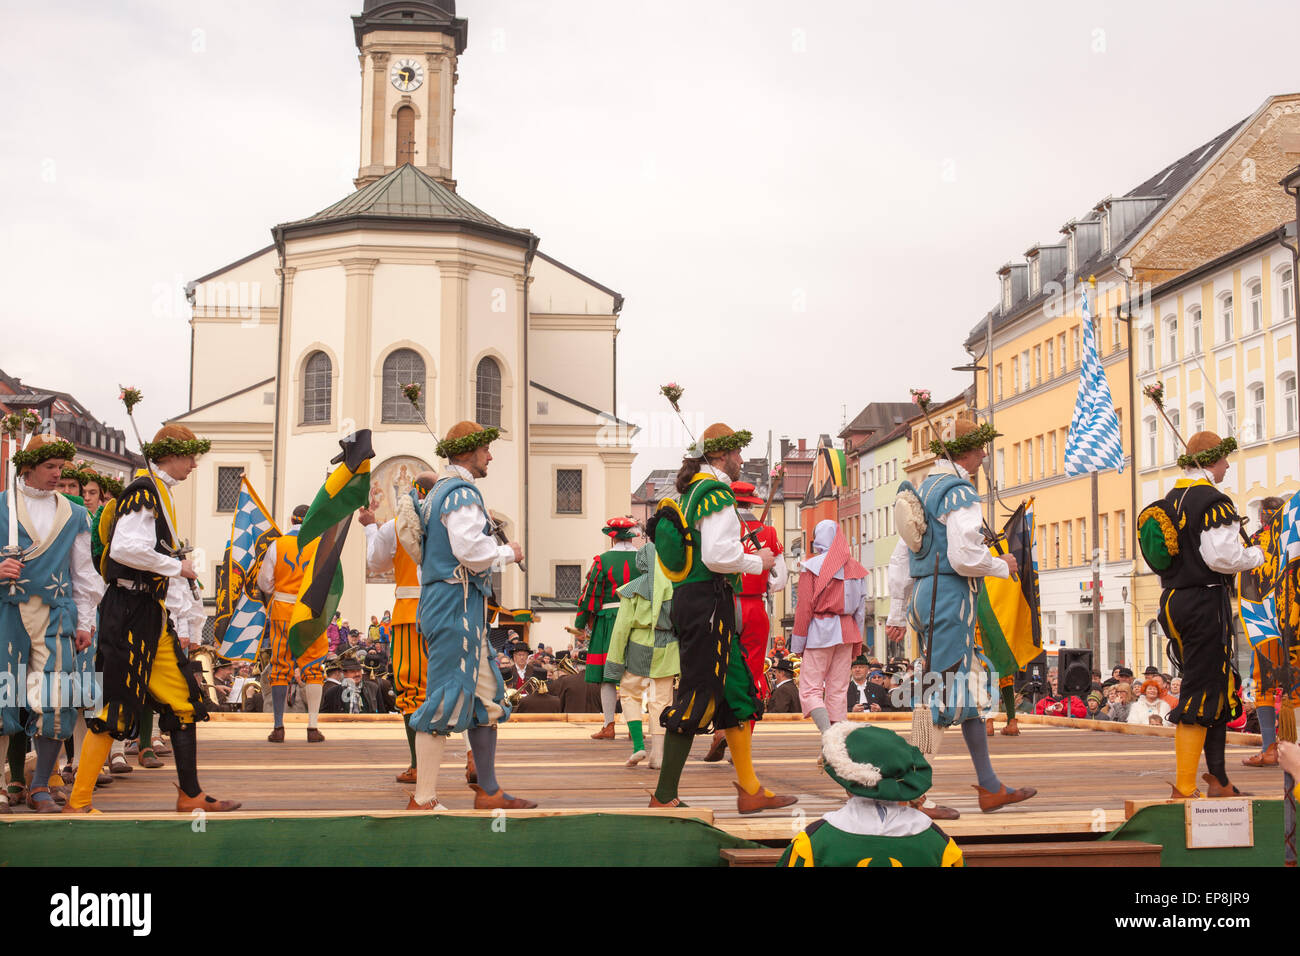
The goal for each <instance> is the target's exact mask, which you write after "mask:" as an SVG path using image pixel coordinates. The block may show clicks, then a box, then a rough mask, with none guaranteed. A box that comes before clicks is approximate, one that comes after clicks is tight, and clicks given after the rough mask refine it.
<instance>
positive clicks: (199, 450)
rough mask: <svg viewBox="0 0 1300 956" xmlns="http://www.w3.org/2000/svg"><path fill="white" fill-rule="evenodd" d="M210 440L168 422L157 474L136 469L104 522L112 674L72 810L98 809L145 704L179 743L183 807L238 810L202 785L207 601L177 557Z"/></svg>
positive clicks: (152, 457) (102, 667) (157, 450)
mask: <svg viewBox="0 0 1300 956" xmlns="http://www.w3.org/2000/svg"><path fill="white" fill-rule="evenodd" d="M128 410H129V409H128ZM209 444H210V443H209V442H207V441H206V440H202V439H199V438H196V437H195V435H194V433H193V432H192V431H190V430H189V429H188V428H186V427H184V426H183V425H168V426H165V427H164V428H163V429H161V430H160V431H159V432H158V434H157V435H155V436H154V440H153V441H152V442H148V443H146V444H145V445H144V448H143V449H142V450H143V452H144V455H145V457H146V458H147V459H148V460H149V461H151V462H153V463H154V468H155V469H156V470H155V471H150V470H148V469H146V470H143V471H140V472H137V473H136V477H135V480H134V481H132V482H131V484H130V485H128V486H127V488H126V489H125V490H124V491H123V492H122V494H121V496H120V497H119V498H118V499H117V500H116V502H115V503H114V506H113V509H112V513H111V514H108V513H107V512H106V513H105V515H104V516H103V518H102V519H101V522H100V524H101V528H100V533H101V535H102V538H103V540H104V541H105V542H106V548H105V551H104V555H103V558H102V564H101V566H100V570H101V573H102V574H103V576H104V580H105V581H106V582H107V584H108V591H107V593H106V594H105V596H104V600H103V602H102V603H101V604H100V609H99V627H100V630H99V651H98V655H97V658H96V669H97V670H99V671H100V672H101V673H102V674H103V675H104V676H103V680H104V686H103V699H104V706H103V708H102V709H101V710H100V711H99V713H98V714H96V715H95V716H94V717H92V718H90V719H89V720H88V721H87V723H88V725H89V728H90V733H89V734H88V735H87V737H86V740H85V744H84V750H83V753H82V757H81V763H80V766H78V768H77V779H76V783H75V784H74V786H73V788H72V796H71V797H69V799H68V804H67V806H66V807H65V808H64V812H65V813H92V812H97V811H95V810H94V809H93V808H92V807H91V794H92V792H93V790H94V785H95V777H96V775H97V772H98V768H99V766H100V765H101V764H102V763H103V761H104V758H105V757H106V756H108V751H109V747H110V745H111V742H112V740H113V739H114V738H116V739H124V738H127V737H130V736H132V735H133V734H135V733H136V730H137V726H138V723H139V719H140V712H141V710H142V708H143V707H144V706H145V705H146V703H149V704H150V705H152V706H153V708H154V710H155V711H156V712H157V714H158V725H159V727H160V728H161V729H163V730H165V731H167V732H169V733H170V734H171V737H172V747H173V750H174V753H175V757H176V776H177V778H178V780H179V785H178V788H177V789H178V790H179V791H180V792H179V793H178V795H177V798H176V809H177V811H178V812H188V811H191V810H205V811H210V812H219V811H226V810H235V809H238V807H239V804H238V803H236V802H234V801H231V800H216V799H213V798H212V797H209V796H208V795H207V794H205V793H204V792H203V790H202V788H201V787H200V786H199V781H198V769H197V763H198V759H197V735H196V733H195V722H196V721H199V720H206V719H207V717H208V714H207V710H206V709H205V708H204V706H203V703H202V695H201V693H200V691H199V686H198V682H197V681H196V679H195V677H194V673H193V671H192V670H191V669H190V667H189V661H188V659H187V658H186V656H185V650H184V648H183V647H182V641H185V642H187V643H188V641H189V638H190V636H191V634H193V635H194V636H195V637H197V636H198V634H197V631H198V629H200V628H201V627H202V621H203V616H204V615H203V605H202V602H201V601H200V599H199V598H198V596H197V590H196V589H195V588H194V586H193V584H192V583H191V582H193V581H194V580H195V579H196V578H197V575H196V574H195V571H194V565H193V563H192V562H191V561H189V560H188V559H183V558H179V557H177V556H176V552H177V550H178V548H179V541H178V540H177V539H176V538H175V536H174V534H173V531H172V529H174V528H175V527H176V512H175V505H174V504H173V501H172V491H171V489H172V488H173V487H174V486H175V485H177V484H178V483H180V482H181V481H184V480H185V479H186V478H187V477H189V475H190V473H191V472H192V471H193V470H194V467H195V459H196V458H197V457H198V456H199V455H201V454H203V453H204V452H206V451H207V450H208V447H209ZM105 525H107V527H105Z"/></svg>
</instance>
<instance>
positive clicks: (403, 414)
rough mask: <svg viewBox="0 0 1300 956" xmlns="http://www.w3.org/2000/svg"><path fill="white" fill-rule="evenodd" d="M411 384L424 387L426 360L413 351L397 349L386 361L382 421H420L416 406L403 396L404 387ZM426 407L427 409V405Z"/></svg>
mask: <svg viewBox="0 0 1300 956" xmlns="http://www.w3.org/2000/svg"><path fill="white" fill-rule="evenodd" d="M411 384H415V385H419V386H420V387H421V388H423V387H424V384H425V382H424V359H422V358H420V355H419V353H417V352H414V351H412V350H411V349H397V350H395V351H394V352H392V353H391V354H390V355H389V356H388V358H386V359H384V390H383V409H382V411H381V413H380V420H381V421H385V422H418V421H419V420H420V416H419V415H417V414H416V411H415V408H414V406H412V405H411V403H410V402H409V401H407V399H406V396H405V395H403V394H402V386H403V385H411ZM425 407H426V409H427V405H426V406H425ZM426 414H427V411H426Z"/></svg>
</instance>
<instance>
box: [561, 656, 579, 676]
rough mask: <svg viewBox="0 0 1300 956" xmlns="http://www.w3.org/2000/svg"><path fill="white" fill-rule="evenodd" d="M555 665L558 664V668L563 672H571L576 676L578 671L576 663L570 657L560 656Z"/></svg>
mask: <svg viewBox="0 0 1300 956" xmlns="http://www.w3.org/2000/svg"><path fill="white" fill-rule="evenodd" d="M556 666H558V667H559V669H560V670H562V671H564V673H566V674H573V675H575V676H576V675H577V674H578V673H580V672H579V670H578V665H577V663H576V662H575V661H574V660H573V658H572V657H564V658H562V659H561V660H560V661H559V662H558V664H557V665H556Z"/></svg>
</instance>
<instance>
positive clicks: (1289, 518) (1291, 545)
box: [1278, 494, 1300, 568]
mask: <svg viewBox="0 0 1300 956" xmlns="http://www.w3.org/2000/svg"><path fill="white" fill-rule="evenodd" d="M1278 542H1279V544H1278V554H1279V555H1280V557H1281V559H1282V567H1284V568H1285V567H1286V566H1287V565H1289V564H1290V563H1291V562H1292V561H1295V560H1297V559H1300V494H1294V495H1292V496H1291V497H1290V498H1288V499H1287V502H1286V504H1285V505H1283V507H1282V533H1281V535H1280V537H1279V538H1278Z"/></svg>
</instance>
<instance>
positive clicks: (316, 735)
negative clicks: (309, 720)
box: [307, 727, 325, 744]
mask: <svg viewBox="0 0 1300 956" xmlns="http://www.w3.org/2000/svg"><path fill="white" fill-rule="evenodd" d="M324 742H325V735H324V734H322V733H321V732H320V731H319V730H317V729H316V728H315V727H308V728H307V743H309V744H320V743H324Z"/></svg>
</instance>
